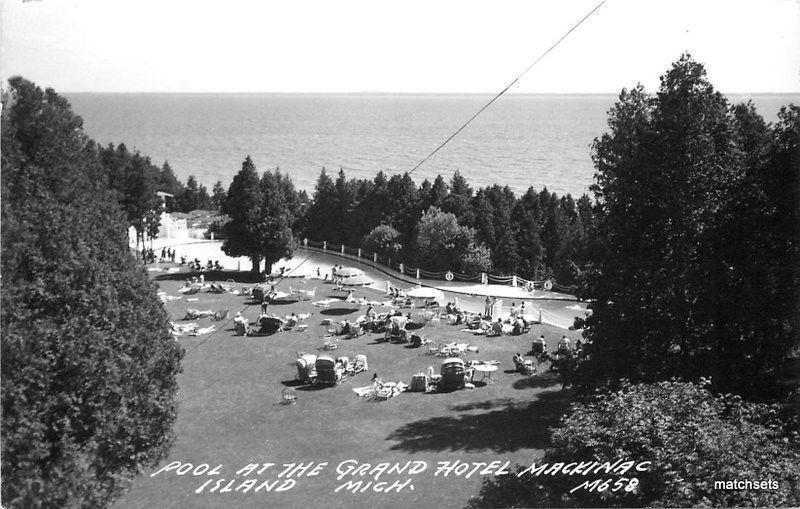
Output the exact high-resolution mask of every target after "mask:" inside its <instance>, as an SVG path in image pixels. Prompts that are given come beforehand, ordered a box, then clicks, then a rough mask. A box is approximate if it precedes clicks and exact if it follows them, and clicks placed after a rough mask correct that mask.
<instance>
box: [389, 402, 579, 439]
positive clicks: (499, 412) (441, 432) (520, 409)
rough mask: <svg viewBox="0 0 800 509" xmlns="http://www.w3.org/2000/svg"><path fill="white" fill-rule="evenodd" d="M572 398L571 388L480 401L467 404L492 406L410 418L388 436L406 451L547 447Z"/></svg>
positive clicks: (469, 407)
mask: <svg viewBox="0 0 800 509" xmlns="http://www.w3.org/2000/svg"><path fill="white" fill-rule="evenodd" d="M570 400H571V394H570V391H551V392H545V393H542V394H539V395H538V397H537V399H536V400H535V401H532V402H524V403H522V402H521V403H508V402H502V401H496V400H495V401H489V402H483V403H476V404H473V405H469V406H464V407H463V408H464V409H469V410H472V409H481V407H482V406H485V407H487V409H492V410H491V411H488V412H485V413H481V414H474V413H463V414H460V415H455V416H446V417H434V418H431V419H425V420H421V421H415V422H410V423H408V424H405V425H403V426H401V427H400V428H397V429H396V430H395V431H393V432H392V433H391V434H390V435H389V436H388V437H387V438H386V439H387V440H391V441H394V442H396V443H395V444H394V445H392V447H391V450H395V451H404V452H420V451H437V452H442V451H452V452H455V451H470V452H473V451H482V450H489V451H493V452H496V453H507V452H514V451H517V450H519V449H527V448H531V449H543V448H545V447H547V446H548V445H549V443H550V432H549V429H548V428H550V427H551V426H554V425H556V424H557V423H558V421H559V419H560V418H561V416H562V415H563V414H564V412H566V411H567V409H568V408H569V403H570ZM457 408H458V407H457ZM454 410H455V409H454ZM458 410H459V411H460V410H461V409H460V408H458Z"/></svg>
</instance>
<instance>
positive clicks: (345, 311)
mask: <svg viewBox="0 0 800 509" xmlns="http://www.w3.org/2000/svg"><path fill="white" fill-rule="evenodd" d="M356 311H358V309H350V308H333V309H323V310H322V311H320V312H319V314H321V315H325V316H342V315H349V314H352V313H355V312H356Z"/></svg>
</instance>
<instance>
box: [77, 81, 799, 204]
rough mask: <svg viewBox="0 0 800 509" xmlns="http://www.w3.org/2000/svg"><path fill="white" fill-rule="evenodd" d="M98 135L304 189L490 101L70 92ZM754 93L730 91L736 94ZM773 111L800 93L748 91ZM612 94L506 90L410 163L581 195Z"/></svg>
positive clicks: (422, 138) (383, 165)
mask: <svg viewBox="0 0 800 509" xmlns="http://www.w3.org/2000/svg"><path fill="white" fill-rule="evenodd" d="M66 97H67V98H68V99H69V100H70V102H71V103H72V105H73V108H74V109H75V111H76V112H77V113H78V114H79V115H81V116H82V117H83V119H84V128H85V130H86V132H87V133H88V134H89V135H90V136H91V137H92V138H94V139H95V140H97V141H98V142H100V143H103V144H106V143H109V142H113V143H120V142H122V143H125V144H126V145H127V146H128V148H129V149H138V150H139V151H140V152H142V153H143V154H145V155H148V156H150V157H151V159H152V160H153V162H154V163H156V164H158V165H159V166H160V165H161V163H163V161H165V160H167V161H169V163H170V165H171V166H172V168H173V170H174V171H175V173H176V175H177V176H178V178H180V179H181V180H182V181H184V182H185V181H186V178H187V177H188V176H189V175H195V176H196V177H197V178H198V180H199V181H200V182H201V183H203V184H205V185H206V186H207V187H208V188H209V190H210V188H211V186H212V185H213V184H214V182H216V181H217V180H221V181H222V182H223V184H224V185H225V187H226V188H227V186H228V185H229V184H230V181H231V179H232V178H233V175H235V174H236V172H238V171H239V169H240V168H241V163H242V161H243V160H244V158H245V156H247V155H248V154H249V155H250V156H251V157H252V158H253V160H254V162H255V163H256V167H257V168H258V169H259V171H263V170H267V169H274V168H276V167H280V169H281V170H282V171H285V172H287V173H288V174H289V175H291V177H292V179H293V180H294V182H295V185H296V186H297V187H298V188H300V189H306V190H308V191H311V190H313V187H314V183H315V181H316V178H317V176H318V175H319V171H320V169H321V168H322V167H325V168H326V169H328V170H329V172H336V171H338V170H339V168H344V170H345V172H346V173H347V176H348V177H362V178H370V179H371V178H373V177H374V176H375V173H377V172H378V171H379V170H383V171H384V172H386V173H387V174H390V175H391V174H394V173H402V172H403V171H407V170H409V169H411V168H412V167H414V165H416V164H417V163H418V162H419V161H420V160H422V159H423V158H424V157H425V156H426V155H428V154H429V153H430V152H431V151H432V150H433V149H434V148H436V147H437V146H438V145H439V144H440V143H441V142H442V141H444V139H445V138H447V137H448V136H449V135H450V134H452V133H453V132H454V131H455V130H456V129H457V128H458V127H459V126H460V125H461V124H463V122H465V121H466V120H467V119H468V118H469V117H470V116H471V115H472V114H473V113H475V112H476V111H477V110H478V109H480V107H481V106H483V105H484V104H485V103H486V102H487V101H488V100H489V99H490V98H491V96H487V95H382V94H353V95H324V94H297V95H294V94H66ZM748 98H750V97H747V96H732V97H731V99H732V100H733V101H736V102H738V101H742V100H746V99H748ZM752 99H753V101H754V102H755V103H756V106H757V107H758V110H759V112H760V113H761V114H762V115H763V116H764V117H765V118H766V119H767V120H769V121H772V120H774V119H775V115H776V113H777V111H778V109H779V108H780V106H782V105H785V104H788V103H789V102H795V103H798V102H800V95H755V96H752ZM615 100H616V96H615V95H509V96H503V97H501V98H500V99H499V100H498V101H497V102H495V103H494V104H493V105H492V106H490V107H489V108H488V109H487V110H486V111H484V112H483V114H481V115H480V116H479V117H478V118H477V119H475V121H473V122H472V123H471V124H470V125H469V126H468V127H467V128H466V129H465V130H464V131H462V132H461V134H460V135H459V136H457V137H456V138H454V139H453V140H452V141H451V142H450V143H449V144H448V145H447V146H445V148H443V149H442V150H440V151H439V153H437V154H436V155H435V156H434V157H433V158H431V159H430V160H429V161H428V162H426V163H425V164H424V165H423V166H421V167H420V168H419V169H418V170H417V171H415V172H414V174H413V177H414V179H415V180H416V181H417V182H418V183H420V182H422V180H423V179H424V178H428V179H431V180H432V179H433V178H435V176H436V175H437V174H439V173H441V174H442V175H443V176H445V177H446V178H449V176H450V175H452V173H453V172H454V171H455V170H456V169H458V170H460V171H461V173H462V174H463V175H464V176H465V177H466V178H467V179H468V181H469V182H470V184H471V185H472V186H473V187H483V186H487V185H491V184H495V183H498V184H501V185H508V186H509V187H511V189H512V190H513V191H514V192H516V193H517V194H520V193H522V192H524V191H525V190H526V189H527V188H528V187H529V186H533V187H535V188H536V189H537V190H538V189H541V188H542V187H545V186H546V187H547V188H548V189H549V190H551V191H555V192H557V193H558V194H565V193H572V194H573V195H580V194H582V193H584V192H587V190H588V186H589V185H590V184H591V183H592V179H593V173H594V170H593V167H592V161H591V156H590V153H591V152H590V148H591V145H592V141H593V140H594V138H595V137H598V136H600V135H601V134H602V133H603V132H605V131H606V128H607V124H606V119H607V112H608V109H609V108H610V107H611V106H612V105H613V103H614V101H615Z"/></svg>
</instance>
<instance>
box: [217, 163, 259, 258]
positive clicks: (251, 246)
mask: <svg viewBox="0 0 800 509" xmlns="http://www.w3.org/2000/svg"><path fill="white" fill-rule="evenodd" d="M262 207H263V199H262V194H261V187H260V184H259V179H258V173H257V172H256V167H255V165H254V164H253V160H252V159H250V156H247V157H246V158H245V160H244V162H243V163H242V169H241V170H240V171H239V173H237V174H236V176H235V177H233V182H231V185H230V187H229V188H228V194H227V196H226V197H225V200H224V201H223V202H222V213H223V214H225V215H226V216H228V218H229V221H228V222H227V223H226V224H225V225H224V226H223V227H222V232H223V234H224V235H225V237H226V239H225V241H224V242H223V243H222V250H223V251H224V252H225V254H227V255H228V256H247V257H248V258H250V260H251V261H252V262H253V266H252V271H253V272H256V273H257V272H258V271H259V266H260V264H261V258H262V256H263V254H264V249H263V245H262V242H261V238H260V231H261V230H260V228H261V218H262V217H263V212H262Z"/></svg>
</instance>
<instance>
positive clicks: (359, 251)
mask: <svg viewBox="0 0 800 509" xmlns="http://www.w3.org/2000/svg"><path fill="white" fill-rule="evenodd" d="M358 257H359V258H361V248H358Z"/></svg>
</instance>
